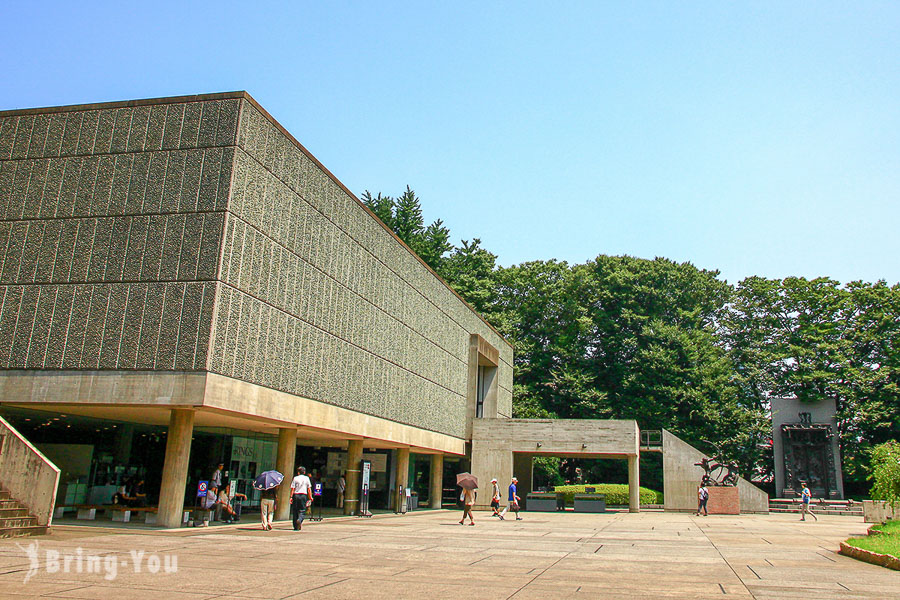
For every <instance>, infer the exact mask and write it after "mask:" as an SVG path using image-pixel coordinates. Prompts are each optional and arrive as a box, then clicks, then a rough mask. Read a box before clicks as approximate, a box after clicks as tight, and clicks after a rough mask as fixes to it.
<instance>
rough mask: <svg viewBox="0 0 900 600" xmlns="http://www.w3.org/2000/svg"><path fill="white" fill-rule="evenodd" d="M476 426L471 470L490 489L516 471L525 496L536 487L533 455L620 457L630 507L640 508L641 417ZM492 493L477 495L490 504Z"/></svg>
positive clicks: (482, 504)
mask: <svg viewBox="0 0 900 600" xmlns="http://www.w3.org/2000/svg"><path fill="white" fill-rule="evenodd" d="M473 425H474V426H473V431H472V473H473V474H474V475H476V476H477V477H478V480H479V482H481V483H482V487H484V488H485V489H488V487H487V486H488V483H487V482H489V481H490V480H491V478H492V477H496V478H497V479H498V481H499V482H500V485H501V489H503V486H504V485H506V484H508V483H509V481H510V479H511V478H512V477H513V476H514V475H515V476H516V477H517V478H518V480H519V485H518V488H519V493H518V495H519V496H521V497H522V498H525V496H526V495H527V494H528V493H529V492H531V490H532V481H531V474H532V459H533V458H534V457H535V456H558V457H573V458H618V459H624V460H627V461H628V488H629V489H628V492H629V501H628V509H629V511H631V512H638V511H639V510H640V454H641V448H640V439H641V434H640V430H639V429H638V426H637V422H635V421H631V420H612V419H609V420H596V419H478V420H476V421H474V424H473ZM490 501H491V498H490V494H488V493H484V494H482V495H481V496H480V497H479V498H478V503H479V506H480V507H481V508H486V507H487V506H489V505H490Z"/></svg>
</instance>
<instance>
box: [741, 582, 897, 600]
mask: <svg viewBox="0 0 900 600" xmlns="http://www.w3.org/2000/svg"><path fill="white" fill-rule="evenodd" d="M748 589H749V590H750V592H751V593H752V594H753V597H754V598H756V600H776V599H777V600H787V599H792V598H796V599H804V600H810V599H811V598H814V599H815V600H896V599H897V598H900V594H898V593H897V592H894V591H893V590H880V591H875V592H849V591H847V590H844V589H837V590H822V589H815V588H804V587H800V586H759V585H751V586H748Z"/></svg>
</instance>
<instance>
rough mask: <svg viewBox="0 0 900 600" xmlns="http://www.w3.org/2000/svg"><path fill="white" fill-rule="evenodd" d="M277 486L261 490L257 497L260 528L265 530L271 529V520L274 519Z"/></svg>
mask: <svg viewBox="0 0 900 600" xmlns="http://www.w3.org/2000/svg"><path fill="white" fill-rule="evenodd" d="M278 488H279V486H278V485H276V486H275V487H273V488H269V489H267V490H263V491H262V492H261V493H260V497H259V514H260V516H261V517H262V528H263V529H265V530H266V531H271V530H272V522H273V521H274V520H275V502H276V499H277V498H278Z"/></svg>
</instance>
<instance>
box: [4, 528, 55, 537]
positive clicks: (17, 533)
mask: <svg viewBox="0 0 900 600" xmlns="http://www.w3.org/2000/svg"><path fill="white" fill-rule="evenodd" d="M48 533H50V528H49V527H47V526H46V525H32V526H29V527H0V539H2V538H13V537H28V536H33V535H46V534H48Z"/></svg>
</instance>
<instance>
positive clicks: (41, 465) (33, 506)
mask: <svg viewBox="0 0 900 600" xmlns="http://www.w3.org/2000/svg"><path fill="white" fill-rule="evenodd" d="M0 486H2V487H3V489H5V490H6V491H8V492H9V493H10V495H11V496H12V497H13V498H15V499H16V500H18V501H19V502H20V503H21V504H24V505H25V506H26V507H28V512H30V513H31V514H32V515H34V516H35V517H37V524H38V525H46V526H48V527H49V526H50V523H51V521H52V520H53V506H54V504H55V503H56V490H57V487H59V468H58V467H57V466H56V465H54V464H53V463H52V462H50V461H49V460H48V459H47V457H46V456H44V455H43V454H41V452H40V450H38V449H37V448H35V447H34V446H33V445H32V444H31V443H30V442H29V441H28V440H26V439H25V438H24V437H22V434H20V433H19V432H18V431H16V430H15V429H14V428H13V426H12V425H10V424H9V423H8V422H7V421H6V420H5V419H3V417H0Z"/></svg>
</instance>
